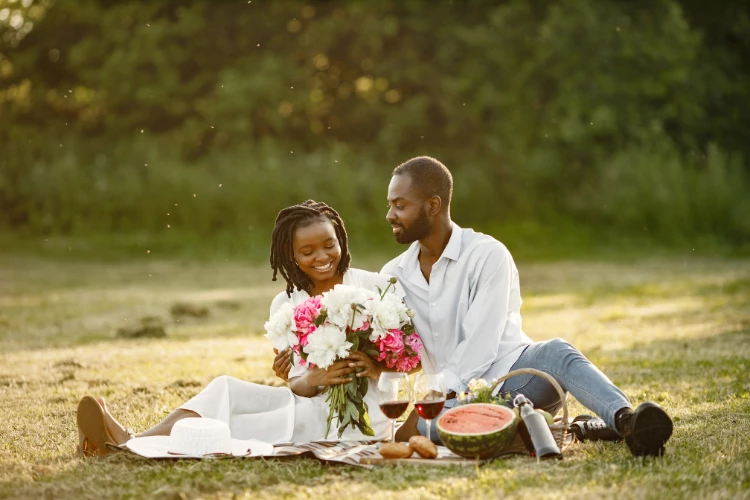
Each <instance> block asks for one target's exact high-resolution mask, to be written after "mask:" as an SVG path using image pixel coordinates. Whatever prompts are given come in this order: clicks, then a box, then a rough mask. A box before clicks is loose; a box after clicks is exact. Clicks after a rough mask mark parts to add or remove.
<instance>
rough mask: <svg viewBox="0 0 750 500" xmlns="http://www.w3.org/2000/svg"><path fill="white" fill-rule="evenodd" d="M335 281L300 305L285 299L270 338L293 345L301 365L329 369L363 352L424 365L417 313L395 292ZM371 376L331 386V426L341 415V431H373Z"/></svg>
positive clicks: (403, 364)
mask: <svg viewBox="0 0 750 500" xmlns="http://www.w3.org/2000/svg"><path fill="white" fill-rule="evenodd" d="M395 283H396V278H391V280H390V282H389V284H388V286H387V287H386V289H385V290H383V291H381V290H380V289H378V292H380V293H376V292H374V291H371V290H367V289H364V288H356V287H351V286H345V285H336V286H335V287H334V289H333V290H331V291H328V292H325V293H323V294H322V295H319V296H315V297H310V298H309V299H307V300H306V301H304V302H302V303H300V304H298V305H297V306H296V307H294V306H292V305H291V304H289V303H287V304H284V305H283V306H282V307H281V308H280V309H279V310H278V311H276V313H275V314H274V315H273V316H272V317H271V318H270V319H269V320H268V321H267V322H266V324H265V329H266V332H267V333H266V337H267V338H268V339H269V340H270V341H271V342H272V343H273V345H274V347H275V348H276V349H278V350H280V351H281V350H284V349H288V348H291V349H292V350H293V351H294V352H295V353H296V354H297V356H298V359H299V362H300V364H301V365H302V366H307V367H308V368H312V367H319V368H323V369H325V368H328V367H329V366H331V365H332V364H333V363H334V362H335V361H337V360H340V359H345V358H347V357H348V356H349V354H350V353H351V352H352V351H361V352H364V353H365V354H367V355H368V356H370V357H371V358H373V359H375V360H376V361H378V362H380V363H382V364H383V365H384V366H385V367H386V368H390V369H395V370H396V371H401V372H408V371H410V370H412V369H414V368H416V366H417V365H418V364H419V362H420V352H421V349H422V341H421V340H420V338H419V335H417V332H415V331H414V323H413V322H412V317H413V316H414V312H413V311H412V310H410V309H408V308H407V307H406V305H404V303H403V302H402V301H401V299H399V298H398V297H397V296H396V295H394V294H393V293H388V290H389V289H390V287H391V286H392V285H395ZM367 389H368V381H367V378H365V377H362V378H358V377H354V380H352V381H351V382H347V383H345V384H338V385H332V386H328V387H327V388H326V390H325V392H327V394H328V396H327V398H326V401H327V402H328V403H329V412H328V426H327V428H326V435H328V431H330V428H331V422H332V420H333V417H334V415H335V416H336V417H337V418H338V436H339V438H340V437H341V435H342V434H343V432H344V430H346V428H347V427H349V426H351V427H353V428H354V427H356V428H357V429H359V431H360V432H362V434H364V435H365V436H373V435H374V432H373V430H372V428H371V427H370V417H369V415H368V413H367V411H368V408H367V404H366V403H365V401H364V397H365V394H366V393H367Z"/></svg>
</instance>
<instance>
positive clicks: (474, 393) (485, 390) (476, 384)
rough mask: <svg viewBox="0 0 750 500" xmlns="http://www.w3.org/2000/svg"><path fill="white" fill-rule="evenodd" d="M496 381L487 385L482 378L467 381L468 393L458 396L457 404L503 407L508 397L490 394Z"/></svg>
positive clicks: (508, 399)
mask: <svg viewBox="0 0 750 500" xmlns="http://www.w3.org/2000/svg"><path fill="white" fill-rule="evenodd" d="M495 382H497V379H495V380H492V381H491V382H490V383H489V384H488V383H487V381H486V380H484V379H483V378H473V379H471V380H469V384H468V391H466V392H462V393H460V394H459V395H458V403H459V404H470V403H490V404H496V405H504V404H506V403H507V402H508V401H510V395H508V394H505V395H502V394H500V393H498V394H494V395H493V394H492V388H493V387H494V386H495Z"/></svg>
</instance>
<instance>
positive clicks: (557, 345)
mask: <svg viewBox="0 0 750 500" xmlns="http://www.w3.org/2000/svg"><path fill="white" fill-rule="evenodd" d="M519 368H534V369H537V370H540V371H543V372H545V373H548V374H550V375H552V377H553V378H554V379H555V380H557V383H558V384H560V386H561V387H562V389H563V390H564V391H565V392H566V393H567V392H570V393H571V394H572V395H573V396H574V397H575V398H576V399H577V400H578V402H580V403H581V404H582V405H583V406H585V407H586V408H588V409H590V410H591V411H593V412H594V413H596V414H597V415H599V416H600V417H601V418H602V419H603V420H604V421H605V422H606V423H607V425H608V426H610V427H611V428H612V429H616V427H615V414H616V413H617V411H618V410H620V409H621V408H626V407H627V408H630V407H631V404H630V401H629V400H628V398H627V397H626V396H625V394H623V392H622V391H621V390H620V389H618V388H617V386H615V385H614V384H613V383H612V381H611V380H609V378H607V376H606V375H605V374H604V373H602V372H601V370H599V369H598V368H597V367H596V366H594V365H593V364H592V363H591V361H589V360H588V359H587V358H586V356H584V355H583V354H581V352H580V351H579V350H578V349H576V348H575V347H573V346H572V345H570V344H569V343H568V342H566V341H564V340H562V339H552V340H548V341H546V342H535V343H533V344H531V345H529V346H528V347H526V349H524V351H523V353H522V354H521V356H520V357H519V358H518V360H517V361H516V362H515V363H514V364H513V366H512V367H511V371H513V370H518V369H519ZM488 382H489V381H488ZM500 392H502V393H503V394H505V393H510V396H511V403H510V404H509V406H512V398H514V397H516V395H517V394H523V395H524V396H526V397H527V398H528V399H529V400H531V402H532V403H534V407H535V408H542V409H544V410H547V411H549V412H550V413H552V414H553V415H554V414H555V413H556V412H557V411H558V410H559V409H560V408H561V407H562V401H561V400H560V396H559V395H558V394H557V391H556V390H555V388H554V387H553V386H552V384H550V383H549V382H547V380H545V379H543V378H541V377H538V376H536V375H516V376H513V377H511V378H509V379H508V380H506V381H505V383H504V384H503V386H502V388H501V390H500ZM449 404H450V402H448V403H446V406H449ZM454 404H455V403H454ZM445 411H447V408H446V409H445V410H443V412H445ZM441 415H442V413H441ZM437 418H439V417H437ZM437 418H436V419H435V420H433V421H432V425H431V426H430V427H431V429H430V431H431V432H430V434H431V436H430V438H431V439H432V440H433V441H434V442H436V443H438V444H440V438H439V437H438V435H437V431H436V429H435V428H436V426H435V422H436V421H437ZM417 426H418V428H419V432H421V433H422V435H424V434H425V433H426V431H427V428H426V425H425V421H424V420H422V419H421V418H420V419H419V423H418V424H417Z"/></svg>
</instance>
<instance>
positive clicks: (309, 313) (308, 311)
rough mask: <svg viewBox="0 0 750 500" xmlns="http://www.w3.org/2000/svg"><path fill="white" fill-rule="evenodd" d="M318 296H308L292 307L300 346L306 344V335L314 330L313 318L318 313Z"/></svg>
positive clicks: (319, 306)
mask: <svg viewBox="0 0 750 500" xmlns="http://www.w3.org/2000/svg"><path fill="white" fill-rule="evenodd" d="M320 308H321V305H320V297H319V296H317V295H316V296H315V297H310V298H309V299H307V300H306V301H304V302H302V303H301V304H299V305H297V307H295V308H294V323H295V325H296V326H297V336H298V337H299V343H300V345H302V346H306V345H307V342H308V340H307V336H308V335H310V334H311V333H312V332H314V331H315V318H317V317H318V315H319V314H320Z"/></svg>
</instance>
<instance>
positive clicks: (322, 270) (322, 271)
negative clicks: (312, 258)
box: [313, 260, 333, 273]
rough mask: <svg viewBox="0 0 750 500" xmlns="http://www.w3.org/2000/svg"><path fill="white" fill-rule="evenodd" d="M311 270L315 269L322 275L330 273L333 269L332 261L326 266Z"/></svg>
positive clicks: (314, 267)
mask: <svg viewBox="0 0 750 500" xmlns="http://www.w3.org/2000/svg"><path fill="white" fill-rule="evenodd" d="M313 269H315V270H316V271H319V272H321V273H324V272H326V271H330V270H331V269H333V261H332V260H331V261H330V262H329V263H328V264H324V265H322V266H313Z"/></svg>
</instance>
